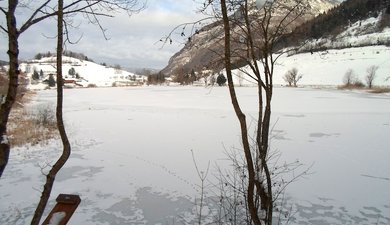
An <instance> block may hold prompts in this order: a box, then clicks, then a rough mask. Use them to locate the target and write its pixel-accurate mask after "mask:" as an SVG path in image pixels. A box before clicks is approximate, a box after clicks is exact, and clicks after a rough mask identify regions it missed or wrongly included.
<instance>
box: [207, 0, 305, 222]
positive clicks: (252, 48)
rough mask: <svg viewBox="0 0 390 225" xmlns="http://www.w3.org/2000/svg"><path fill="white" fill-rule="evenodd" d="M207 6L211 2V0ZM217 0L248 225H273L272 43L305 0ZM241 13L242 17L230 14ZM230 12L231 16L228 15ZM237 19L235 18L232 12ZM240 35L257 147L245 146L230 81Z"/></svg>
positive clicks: (246, 140) (243, 126) (245, 137)
mask: <svg viewBox="0 0 390 225" xmlns="http://www.w3.org/2000/svg"><path fill="white" fill-rule="evenodd" d="M209 2H211V1H209ZM258 3H262V4H259V5H255V4H254V1H248V0H245V1H228V3H226V1H225V0H220V9H221V12H222V20H223V25H224V34H225V36H224V49H225V55H224V56H225V57H224V62H225V68H226V74H227V78H228V86H229V93H230V97H231V101H232V104H233V108H234V110H235V112H236V116H237V118H238V120H239V123H240V127H241V141H242V146H243V149H244V155H245V160H246V166H247V168H246V169H247V174H248V184H247V193H246V196H247V206H248V211H249V215H250V220H251V223H252V224H256V225H260V224H267V225H271V224H272V215H273V207H274V200H275V199H274V198H275V197H276V196H275V195H274V193H273V189H272V184H273V182H272V175H271V172H270V169H269V166H268V157H269V138H270V122H271V101H272V93H273V73H274V66H275V62H276V61H277V59H278V57H279V56H280V55H276V56H275V55H274V53H275V48H276V44H277V43H278V41H279V40H280V38H282V37H283V36H284V35H286V34H287V33H289V32H291V30H292V29H291V27H292V26H293V25H294V22H295V21H297V20H298V19H299V18H300V17H302V16H303V15H304V14H305V12H306V9H307V8H308V4H307V3H308V2H307V1H304V0H291V1H283V0H274V1H258ZM237 11H238V12H239V14H240V17H239V18H238V19H237V17H236V16H234V15H231V14H232V12H237ZM229 14H230V15H229ZM235 15H236V14H235ZM233 26H234V27H238V28H239V29H240V30H241V34H243V35H244V40H245V41H243V47H244V49H245V50H246V55H245V59H246V61H247V63H248V66H249V67H250V69H251V73H250V74H248V75H249V76H250V77H251V78H252V79H253V80H255V81H256V83H257V87H258V92H257V93H258V99H257V101H258V118H257V126H256V128H257V129H256V130H257V134H256V138H255V140H256V145H255V147H254V148H251V146H250V144H249V135H248V126H247V122H246V115H245V113H244V112H243V111H242V110H241V107H240V104H239V102H238V99H237V95H236V92H235V88H234V85H233V79H232V62H231V61H232V56H233V54H234V52H235V51H233V50H232V48H231V46H232V36H231V33H232V30H233V28H234V27H233Z"/></svg>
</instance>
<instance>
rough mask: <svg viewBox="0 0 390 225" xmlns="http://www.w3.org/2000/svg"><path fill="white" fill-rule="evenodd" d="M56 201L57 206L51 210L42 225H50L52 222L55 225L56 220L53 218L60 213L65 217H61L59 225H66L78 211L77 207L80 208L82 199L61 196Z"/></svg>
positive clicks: (67, 195)
mask: <svg viewBox="0 0 390 225" xmlns="http://www.w3.org/2000/svg"><path fill="white" fill-rule="evenodd" d="M56 201H57V204H56V205H55V206H54V208H53V209H52V210H51V212H50V213H49V215H48V216H47V218H46V219H45V221H44V222H43V223H42V225H49V224H50V223H51V222H52V223H53V220H55V219H56V218H53V215H56V214H57V215H58V213H60V214H61V215H63V216H61V217H60V221H59V222H58V223H57V224H58V225H66V224H67V223H68V221H69V220H70V218H71V217H72V215H73V213H74V212H75V211H76V209H77V206H79V204H80V202H81V199H80V196H78V195H69V194H59V195H58V197H57V198H56ZM57 219H58V218H57Z"/></svg>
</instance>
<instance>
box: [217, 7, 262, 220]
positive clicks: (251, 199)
mask: <svg viewBox="0 0 390 225" xmlns="http://www.w3.org/2000/svg"><path fill="white" fill-rule="evenodd" d="M221 10H222V17H223V24H224V32H225V68H226V76H227V79H228V87H229V93H230V98H231V100H232V104H233V108H234V111H235V113H236V116H237V118H238V120H239V122H240V127H241V138H242V144H243V148H244V154H245V160H246V163H247V170H248V190H247V195H248V196H247V198H248V209H249V213H250V217H251V220H252V222H253V223H254V224H255V225H260V224H261V222H260V218H259V216H258V214H257V207H256V205H255V199H256V198H255V180H256V177H255V176H256V173H255V169H254V164H253V159H252V154H251V150H250V145H249V140H248V128H247V124H246V116H245V114H244V113H243V112H242V110H241V108H240V105H239V103H238V100H237V95H236V92H235V88H234V84H233V78H232V71H231V70H232V65H231V53H230V24H229V17H228V14H227V8H226V1H225V0H221Z"/></svg>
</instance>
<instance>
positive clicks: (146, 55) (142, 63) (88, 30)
mask: <svg viewBox="0 0 390 225" xmlns="http://www.w3.org/2000/svg"><path fill="white" fill-rule="evenodd" d="M196 8H197V5H196V3H194V1H193V0H181V1H180V3H179V1H176V0H164V1H161V0H160V1H159V0H149V1H148V5H147V8H146V9H145V10H144V11H142V12H140V13H138V14H134V15H132V16H131V17H129V16H128V15H127V14H126V13H121V14H117V15H114V16H115V17H114V18H102V19H101V24H102V25H103V27H104V28H105V29H107V31H106V35H107V37H108V38H109V40H105V39H104V37H103V35H102V33H101V31H100V30H99V28H98V27H97V26H94V25H91V24H88V23H87V21H86V20H82V19H81V18H80V19H76V18H75V19H74V25H76V26H78V28H77V29H72V30H71V32H72V35H71V37H72V39H73V41H75V40H78V39H79V38H80V37H81V36H82V39H81V40H80V41H79V42H78V43H77V44H76V45H69V44H67V48H68V49H69V50H72V51H76V52H82V53H84V54H86V55H87V56H88V57H90V58H92V59H94V60H95V61H97V62H106V63H108V64H118V63H119V64H121V65H122V66H130V67H155V68H156V67H157V68H162V67H164V66H165V65H166V64H167V63H168V60H169V58H170V57H171V56H172V55H173V54H174V53H175V52H177V51H178V50H180V48H181V47H182V45H179V44H177V43H175V44H173V45H166V46H165V47H164V48H162V49H161V47H162V45H161V43H160V42H158V41H159V40H160V39H161V38H162V37H163V36H165V35H167V34H168V33H169V32H170V31H171V30H172V29H173V28H174V27H175V26H177V25H179V24H181V23H185V22H191V21H196V20H197V19H199V18H201V17H202V15H199V14H197V13H196V12H195V11H196ZM3 21H5V19H4V18H0V23H1V24H3ZM55 27H56V21H55V20H53V19H52V20H48V21H45V22H43V23H40V24H37V25H36V26H35V27H31V28H30V29H29V30H28V31H27V32H26V33H24V34H22V36H21V38H20V57H21V58H22V59H28V58H32V57H33V56H34V55H35V54H36V53H38V52H47V51H55V46H56V40H55V39H48V38H47V37H46V36H51V37H54V36H55V33H56V31H55ZM156 42H157V43H156ZM0 44H1V46H0V59H6V58H7V55H6V51H7V46H8V44H7V40H6V38H5V36H4V35H1V36H0Z"/></svg>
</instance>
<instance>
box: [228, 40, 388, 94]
mask: <svg viewBox="0 0 390 225" xmlns="http://www.w3.org/2000/svg"><path fill="white" fill-rule="evenodd" d="M389 62H390V47H387V46H367V47H358V48H345V49H338V50H336V49H333V50H327V51H320V52H313V53H301V54H296V55H291V56H288V54H283V55H282V56H281V57H280V58H279V59H278V60H277V65H276V66H275V73H274V74H275V75H274V84H276V85H286V82H285V81H284V80H283V76H284V74H285V73H286V72H287V71H288V70H291V69H292V68H297V69H298V73H299V74H302V75H303V77H302V79H301V80H300V81H299V82H298V85H300V86H307V85H315V86H338V85H342V84H343V77H344V75H345V73H346V72H347V70H349V69H352V70H353V71H354V72H355V74H356V75H357V77H358V78H359V80H360V81H362V82H363V83H364V82H365V77H366V75H367V71H366V70H367V68H369V67H370V66H373V65H375V66H378V67H379V68H378V70H377V73H376V74H377V76H376V78H375V80H374V85H375V86H389V85H390V78H389V77H390V63H389ZM244 70H245V71H249V68H248V67H244ZM233 72H234V74H235V75H236V77H235V82H236V83H237V84H238V83H239V78H238V77H239V76H241V75H240V74H242V72H240V71H239V70H235V71H233ZM242 84H243V85H251V84H252V81H251V80H250V79H249V78H245V79H244V81H243V82H242Z"/></svg>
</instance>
